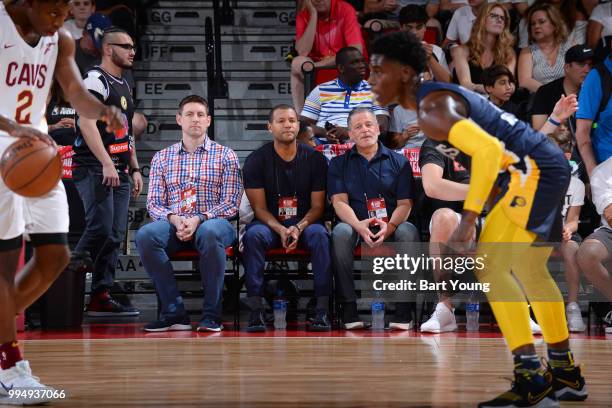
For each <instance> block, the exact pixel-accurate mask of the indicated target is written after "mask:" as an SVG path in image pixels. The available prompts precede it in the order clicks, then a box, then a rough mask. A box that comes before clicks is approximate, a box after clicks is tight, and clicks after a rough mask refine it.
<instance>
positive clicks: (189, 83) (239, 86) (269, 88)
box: [136, 76, 291, 100]
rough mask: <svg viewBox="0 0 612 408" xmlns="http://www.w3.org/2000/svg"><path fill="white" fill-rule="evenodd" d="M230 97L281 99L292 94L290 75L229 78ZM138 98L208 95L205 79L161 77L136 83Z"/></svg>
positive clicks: (176, 98) (177, 97) (177, 98)
mask: <svg viewBox="0 0 612 408" xmlns="http://www.w3.org/2000/svg"><path fill="white" fill-rule="evenodd" d="M228 87H229V98H230V99H280V98H284V97H288V96H289V95H291V87H290V82H289V77H288V76H287V77H286V79H284V80H283V79H269V80H249V79H244V80H229V81H228ZM136 94H137V95H138V99H140V100H146V99H174V100H180V99H181V98H184V97H185V96H187V95H192V94H197V95H202V96H204V97H206V95H207V86H206V81H205V80H199V81H198V80H189V79H159V80H140V81H138V82H137V83H136Z"/></svg>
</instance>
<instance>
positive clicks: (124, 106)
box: [121, 96, 127, 110]
mask: <svg viewBox="0 0 612 408" xmlns="http://www.w3.org/2000/svg"><path fill="white" fill-rule="evenodd" d="M121 108H122V109H123V110H126V109H127V99H125V96H122V97H121Z"/></svg>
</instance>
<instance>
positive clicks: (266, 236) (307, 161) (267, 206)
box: [242, 105, 331, 332]
mask: <svg viewBox="0 0 612 408" xmlns="http://www.w3.org/2000/svg"><path fill="white" fill-rule="evenodd" d="M298 128H299V122H298V117H297V113H296V111H295V110H294V109H293V108H292V107H291V106H288V105H278V106H276V107H274V108H273V109H272V110H271V111H270V119H269V122H268V129H269V131H270V133H271V134H272V137H273V138H274V141H273V142H270V143H267V144H265V145H264V146H262V147H260V148H259V149H257V150H255V151H254V152H253V153H251V154H250V155H249V157H247V159H246V162H245V163H244V169H243V174H244V186H245V192H246V195H247V197H248V199H249V203H250V205H251V207H252V209H253V212H254V215H255V219H254V221H253V222H251V223H250V224H249V225H248V226H247V227H246V232H245V234H244V237H243V239H242V245H243V247H244V249H243V252H242V254H243V265H244V274H245V278H246V287H247V296H248V302H249V306H250V307H251V317H250V319H249V325H248V327H247V331H248V332H261V331H265V330H266V326H265V320H264V314H263V305H262V296H263V294H264V293H263V291H264V268H265V256H266V252H267V251H268V250H270V249H273V248H284V249H285V250H286V251H287V252H291V251H292V250H294V249H296V248H298V247H299V248H303V249H307V250H308V251H310V253H311V254H312V256H311V263H312V273H313V275H314V293H315V296H316V298H317V300H316V302H317V304H316V317H315V319H314V321H312V322H311V324H309V325H308V329H309V330H312V331H328V330H330V329H331V326H330V323H329V318H328V317H327V315H328V309H329V296H330V294H331V270H330V264H331V261H330V253H329V251H330V249H329V233H328V232H327V230H326V229H325V226H324V225H323V222H322V216H323V212H324V210H325V182H326V176H327V162H326V160H325V158H324V157H323V155H321V154H320V153H319V152H316V151H314V150H313V149H312V148H310V147H308V146H306V145H304V144H302V143H297V140H296V138H297V134H298Z"/></svg>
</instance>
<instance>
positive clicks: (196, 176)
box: [147, 137, 242, 220]
mask: <svg viewBox="0 0 612 408" xmlns="http://www.w3.org/2000/svg"><path fill="white" fill-rule="evenodd" d="M191 187H195V189H196V206H195V210H194V212H192V213H184V212H183V210H182V209H181V192H183V191H185V190H187V189H189V188H191ZM241 196H242V179H241V177H240V164H239V162H238V157H237V156H236V153H235V152H234V151H233V150H232V149H230V148H228V147H225V146H222V145H220V144H218V143H215V142H213V141H212V140H210V139H209V138H208V137H207V138H206V140H205V142H204V143H203V144H202V145H200V146H198V147H197V148H196V149H195V151H194V152H193V153H189V152H187V151H186V150H185V149H184V148H183V143H182V142H179V143H176V144H174V145H172V146H170V147H167V148H166V149H163V150H161V151H159V152H157V153H156V154H155V156H153V160H152V161H151V172H150V174H149V193H148V195H147V210H148V211H149V215H150V216H151V218H153V219H154V220H165V219H167V218H168V215H169V214H176V215H180V216H187V217H190V216H195V215H205V216H206V217H207V219H212V218H231V217H233V216H235V215H236V213H237V212H238V206H239V205H240V198H241Z"/></svg>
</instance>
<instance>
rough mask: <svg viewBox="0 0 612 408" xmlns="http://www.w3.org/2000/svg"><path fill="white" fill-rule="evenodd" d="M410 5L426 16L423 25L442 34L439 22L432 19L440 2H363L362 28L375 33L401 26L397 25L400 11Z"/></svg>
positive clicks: (381, 0)
mask: <svg viewBox="0 0 612 408" xmlns="http://www.w3.org/2000/svg"><path fill="white" fill-rule="evenodd" d="M411 5H412V6H418V7H420V8H422V9H423V13H425V16H426V17H425V22H424V23H423V24H424V25H427V27H435V28H436V30H437V31H438V32H439V33H441V32H442V26H441V25H440V22H439V21H438V20H436V19H435V18H434V16H435V15H436V14H437V13H438V10H439V9H440V0H431V1H428V0H365V4H364V14H365V16H364V17H365V20H366V22H365V24H364V28H367V29H371V30H373V31H375V32H378V31H380V30H381V29H387V28H397V27H399V26H400V25H401V24H402V23H401V21H399V23H398V20H399V17H400V14H401V10H402V9H403V8H404V7H406V6H411ZM377 24H378V26H377Z"/></svg>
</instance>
